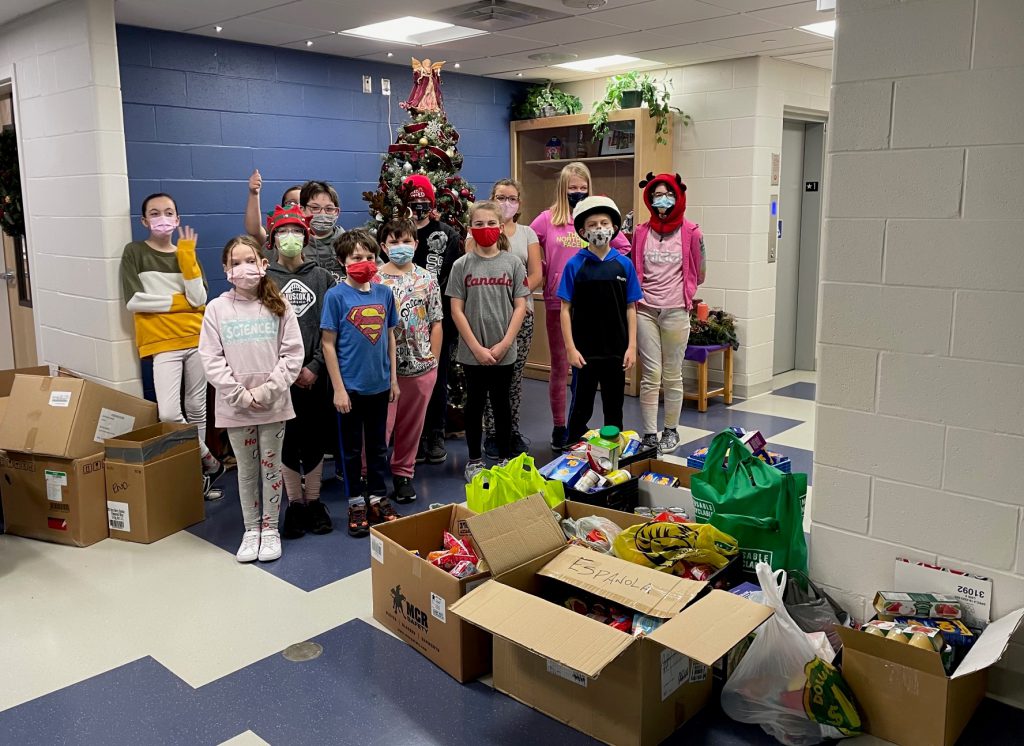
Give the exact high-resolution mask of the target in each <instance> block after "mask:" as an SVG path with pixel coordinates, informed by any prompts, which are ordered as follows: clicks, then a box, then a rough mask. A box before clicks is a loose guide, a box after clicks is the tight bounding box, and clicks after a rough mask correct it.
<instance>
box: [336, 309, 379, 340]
mask: <svg viewBox="0 0 1024 746" xmlns="http://www.w3.org/2000/svg"><path fill="white" fill-rule="evenodd" d="M345 318H346V320H348V322H349V323H350V324H352V326H354V327H355V328H356V329H358V330H359V331H360V332H361V333H362V334H363V336H364V337H366V338H367V339H368V340H370V344H377V340H379V339H380V338H381V336H383V334H384V329H385V328H386V322H387V316H386V315H385V312H384V306H382V305H380V304H379V303H378V304H374V305H369V306H354V307H353V308H352V310H351V311H349V312H348V315H347V316H346V317H345Z"/></svg>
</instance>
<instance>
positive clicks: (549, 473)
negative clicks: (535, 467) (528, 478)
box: [539, 454, 589, 487]
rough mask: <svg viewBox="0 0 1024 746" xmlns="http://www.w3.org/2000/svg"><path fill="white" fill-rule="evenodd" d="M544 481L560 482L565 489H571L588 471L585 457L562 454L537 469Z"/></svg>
mask: <svg viewBox="0 0 1024 746" xmlns="http://www.w3.org/2000/svg"><path fill="white" fill-rule="evenodd" d="M539 471H540V475H541V476H542V477H544V478H545V479H553V480H555V481H556V482H562V483H563V484H564V485H565V486H566V487H573V486H574V485H575V484H576V483H577V482H578V481H579V480H580V478H581V477H583V475H584V474H586V473H587V471H589V467H588V466H587V459H586V457H582V458H581V457H579V456H572V455H570V454H563V455H561V456H559V457H558V458H556V459H555V460H554V461H552V462H551V463H549V464H545V465H544V466H543V467H541V468H540V469H539Z"/></svg>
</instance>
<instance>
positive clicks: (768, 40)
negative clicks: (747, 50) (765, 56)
mask: <svg viewBox="0 0 1024 746" xmlns="http://www.w3.org/2000/svg"><path fill="white" fill-rule="evenodd" d="M761 43H762V44H774V43H775V39H761Z"/></svg>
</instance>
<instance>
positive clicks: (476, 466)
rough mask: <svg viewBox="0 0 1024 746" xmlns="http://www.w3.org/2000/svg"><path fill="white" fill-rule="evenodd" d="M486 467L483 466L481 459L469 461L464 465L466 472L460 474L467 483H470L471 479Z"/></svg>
mask: <svg viewBox="0 0 1024 746" xmlns="http://www.w3.org/2000/svg"><path fill="white" fill-rule="evenodd" d="M486 468H487V467H486V466H485V465H484V462H483V459H479V460H477V461H470V462H469V463H467V464H466V470H465V471H464V472H463V473H462V474H463V476H464V477H466V481H467V482H472V481H473V477H475V476H476V475H477V474H479V473H480V472H482V471H483V470H484V469H486Z"/></svg>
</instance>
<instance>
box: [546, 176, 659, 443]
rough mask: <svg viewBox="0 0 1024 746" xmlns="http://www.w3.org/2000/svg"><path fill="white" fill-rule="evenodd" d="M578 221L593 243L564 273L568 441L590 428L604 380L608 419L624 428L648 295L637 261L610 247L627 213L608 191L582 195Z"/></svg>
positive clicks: (581, 233)
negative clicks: (640, 306)
mask: <svg viewBox="0 0 1024 746" xmlns="http://www.w3.org/2000/svg"><path fill="white" fill-rule="evenodd" d="M572 219H573V226H574V227H575V228H576V232H577V233H578V234H579V236H580V237H581V238H583V239H584V240H585V241H586V242H587V243H588V244H589V245H588V247H587V248H585V249H580V250H579V252H577V254H576V255H575V256H574V257H572V258H571V259H570V260H569V262H568V264H566V266H565V270H564V272H563V273H562V281H561V284H560V285H559V288H558V297H559V298H560V299H561V301H562V312H561V322H562V336H563V337H564V339H565V348H566V352H567V355H568V358H569V365H571V366H572V394H571V396H572V400H571V401H570V403H569V422H568V430H569V433H568V435H569V437H568V442H569V443H576V442H578V441H579V440H580V439H581V438H582V437H583V435H584V433H586V432H587V430H589V429H590V416H591V415H592V414H593V413H594V397H595V396H596V395H597V387H598V385H600V386H601V402H602V403H603V405H604V422H603V423H602V424H604V425H615V426H616V427H618V428H619V429H620V430H621V429H622V400H623V396H624V394H625V385H626V379H625V371H628V370H629V369H631V368H632V367H633V365H634V363H635V362H636V304H637V301H640V300H643V293H642V292H641V290H640V282H639V281H638V280H637V276H636V270H635V269H634V268H633V265H632V263H631V262H630V261H629V260H628V259H627V258H626V257H624V256H623V255H622V254H620V253H619V252H618V251H617V250H616V249H613V248H612V247H611V241H612V239H613V238H615V236H616V235H618V233H619V228H620V227H621V226H622V216H621V214H620V213H619V208H618V207H617V206H616V205H615V202H613V201H612V200H611V199H609V198H608V197H602V196H592V197H587V198H586V199H584V200H582V201H581V202H580V203H579V204H578V205H576V209H575V210H573V214H572Z"/></svg>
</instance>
